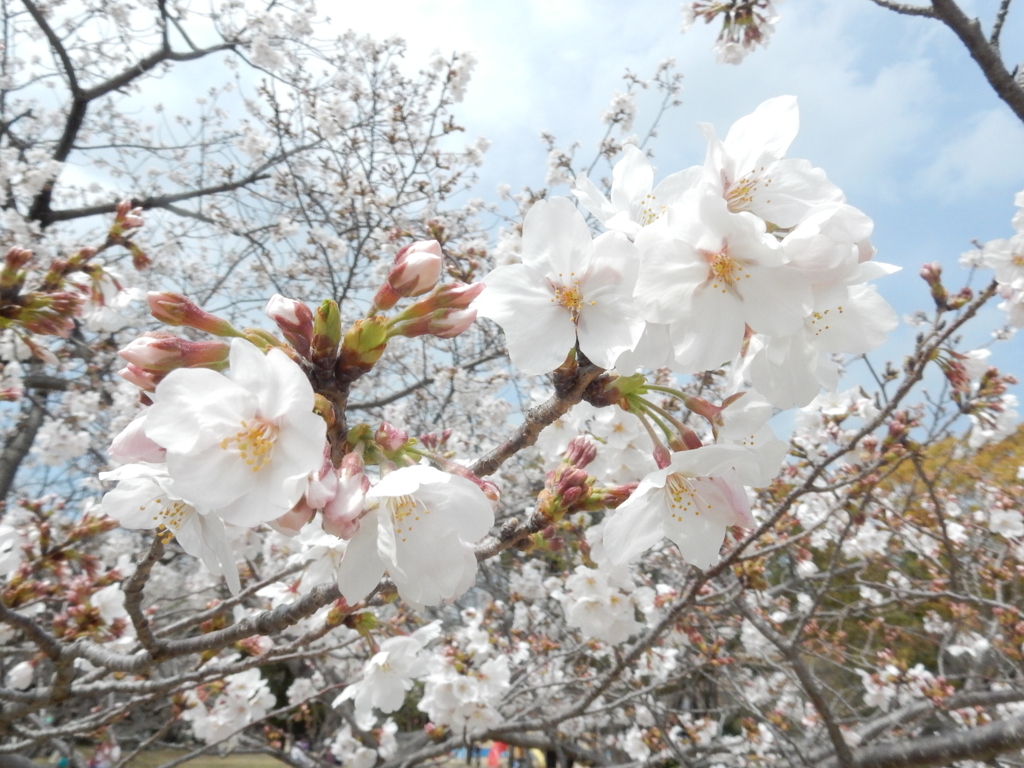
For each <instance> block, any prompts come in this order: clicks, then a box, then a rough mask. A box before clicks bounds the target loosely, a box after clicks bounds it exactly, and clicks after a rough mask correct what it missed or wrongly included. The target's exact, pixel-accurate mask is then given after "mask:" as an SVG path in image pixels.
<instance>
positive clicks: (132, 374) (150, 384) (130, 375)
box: [117, 363, 162, 392]
mask: <svg viewBox="0 0 1024 768" xmlns="http://www.w3.org/2000/svg"><path fill="white" fill-rule="evenodd" d="M117 375H118V376H120V377H121V378H122V379H124V380H125V381H127V382H128V383H129V384H134V385H135V386H136V387H138V388H139V389H141V390H143V391H145V392H156V385H157V384H159V383H160V379H161V378H162V376H158V375H156V374H153V373H150V372H149V371H144V370H142V369H141V368H139V366H137V365H133V364H132V363H128V365H126V366H125V367H124V368H122V369H121V370H120V371H118V372H117Z"/></svg>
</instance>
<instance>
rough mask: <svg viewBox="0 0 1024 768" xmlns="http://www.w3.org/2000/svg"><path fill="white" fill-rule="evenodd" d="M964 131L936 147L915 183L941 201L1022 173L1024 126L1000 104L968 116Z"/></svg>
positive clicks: (1013, 180) (971, 193) (1014, 180)
mask: <svg viewBox="0 0 1024 768" xmlns="http://www.w3.org/2000/svg"><path fill="white" fill-rule="evenodd" d="M964 127H965V128H967V129H968V131H967V132H965V133H963V134H961V135H960V136H957V137H956V138H955V139H954V140H952V141H950V142H948V143H947V144H945V145H944V146H942V147H941V148H939V149H938V151H937V152H936V155H935V161H934V162H933V163H932V164H931V165H929V166H927V167H925V168H924V169H923V170H922V172H921V174H920V176H919V182H918V185H917V186H918V187H919V188H920V189H922V190H925V191H927V193H930V194H931V195H934V196H936V197H938V198H940V199H942V200H944V201H953V200H957V199H959V198H963V197H969V196H974V195H977V194H983V193H985V192H987V191H989V190H991V189H992V188H993V187H1000V186H1004V185H1008V184H1017V185H1019V184H1020V183H1021V180H1022V176H1024V126H1022V125H1021V124H1020V121H1018V120H1017V119H1016V118H1014V117H1013V116H1012V115H1011V114H1010V113H1009V111H1008V110H1006V109H1005V108H1003V107H1002V106H1000V107H998V108H994V109H991V110H988V111H986V112H981V113H978V114H975V115H972V116H971V117H970V120H969V122H968V124H967V125H966V126H964Z"/></svg>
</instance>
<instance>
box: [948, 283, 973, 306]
mask: <svg viewBox="0 0 1024 768" xmlns="http://www.w3.org/2000/svg"><path fill="white" fill-rule="evenodd" d="M973 298H974V291H972V290H971V289H970V288H968V287H967V286H964V287H963V288H961V289H960V290H959V291H958V292H957V293H956V295H954V296H953V297H952V298H951V299H949V308H950V309H960V308H961V307H963V306H964V304H966V303H967V302H969V301H970V300H971V299H973Z"/></svg>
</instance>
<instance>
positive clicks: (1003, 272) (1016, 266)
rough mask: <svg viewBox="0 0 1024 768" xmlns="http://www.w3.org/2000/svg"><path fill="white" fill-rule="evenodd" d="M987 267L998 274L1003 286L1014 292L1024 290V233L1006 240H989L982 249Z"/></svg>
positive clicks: (998, 279)
mask: <svg viewBox="0 0 1024 768" xmlns="http://www.w3.org/2000/svg"><path fill="white" fill-rule="evenodd" d="M981 257H982V259H983V260H984V262H985V266H986V267H991V268H992V269H993V270H994V271H995V273H996V280H997V281H998V282H999V283H1000V284H1001V285H1008V286H1010V287H1011V288H1013V289H1014V290H1018V291H1019V290H1021V289H1022V288H1024V233H1020V232H1018V233H1017V234H1016V235H1014V236H1013V237H1011V238H1008V239H1005V240H989V241H988V242H987V243H985V245H984V246H983V247H982V249H981Z"/></svg>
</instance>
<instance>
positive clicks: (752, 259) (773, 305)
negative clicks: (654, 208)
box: [634, 195, 811, 372]
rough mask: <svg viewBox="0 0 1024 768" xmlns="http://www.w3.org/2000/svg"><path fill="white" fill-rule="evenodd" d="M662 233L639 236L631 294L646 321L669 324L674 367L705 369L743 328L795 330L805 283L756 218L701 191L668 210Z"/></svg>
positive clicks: (807, 299)
mask: <svg viewBox="0 0 1024 768" xmlns="http://www.w3.org/2000/svg"><path fill="white" fill-rule="evenodd" d="M667 231H668V233H669V236H668V237H667V238H662V237H658V238H653V242H649V243H648V242H647V240H646V239H638V241H637V245H638V246H639V245H641V244H643V245H644V248H643V255H642V257H641V263H640V275H639V278H638V279H637V283H636V288H635V290H634V299H635V301H636V304H637V307H638V308H639V310H640V312H641V314H642V315H643V317H644V319H645V320H647V321H648V322H652V323H670V324H671V326H670V328H669V334H670V337H671V339H672V343H673V345H674V347H675V357H676V364H677V366H678V368H679V370H681V371H684V372H697V371H703V370H709V369H712V368H715V367H717V366H719V365H721V364H722V363H723V362H725V361H726V360H729V359H730V358H732V357H734V356H735V355H736V354H737V353H738V352H739V350H740V345H741V344H742V343H743V337H744V332H745V328H746V326H748V325H749V326H750V327H752V328H753V329H754V330H755V331H757V332H759V333H768V334H773V335H774V334H778V335H785V334H790V333H793V332H795V331H796V330H797V329H798V328H799V327H800V324H801V322H802V320H803V317H804V316H805V315H806V314H807V313H808V312H809V310H810V308H811V290H810V286H809V285H808V284H807V282H806V281H805V280H804V279H803V278H802V277H801V275H800V274H799V273H798V272H797V271H796V270H794V269H792V268H791V267H789V266H787V265H786V264H784V262H783V259H782V255H781V253H780V252H779V250H778V248H777V247H773V240H774V239H773V238H770V237H769V236H767V235H766V233H765V228H764V223H763V222H761V221H760V220H759V219H757V218H755V217H753V216H749V215H747V214H743V215H739V216H737V215H735V214H732V213H729V211H728V210H727V209H726V207H725V204H724V203H723V202H722V200H721V199H719V198H716V197H712V196H710V195H703V196H699V197H694V198H689V199H688V200H687V201H685V202H684V203H682V204H680V205H679V206H677V207H675V208H673V209H672V210H671V211H670V212H669V215H668V226H667Z"/></svg>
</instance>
